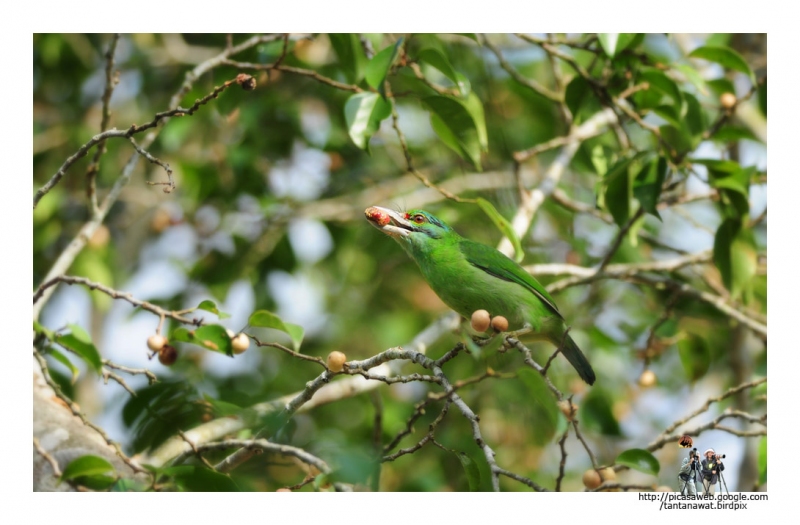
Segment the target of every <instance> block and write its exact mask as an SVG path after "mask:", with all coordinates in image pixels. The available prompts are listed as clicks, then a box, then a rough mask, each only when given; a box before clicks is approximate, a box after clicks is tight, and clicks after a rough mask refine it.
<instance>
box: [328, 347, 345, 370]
mask: <svg viewBox="0 0 800 525" xmlns="http://www.w3.org/2000/svg"><path fill="white" fill-rule="evenodd" d="M345 361H347V356H346V355H344V354H343V353H342V352H339V351H338V350H334V351H333V352H331V353H330V354H328V368H329V369H330V370H331V372H341V371H342V368H344V362H345Z"/></svg>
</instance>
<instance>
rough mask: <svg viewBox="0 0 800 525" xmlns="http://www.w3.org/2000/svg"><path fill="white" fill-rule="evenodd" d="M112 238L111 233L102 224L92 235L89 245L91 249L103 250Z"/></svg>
mask: <svg viewBox="0 0 800 525" xmlns="http://www.w3.org/2000/svg"><path fill="white" fill-rule="evenodd" d="M110 238H111V232H109V231H108V228H107V227H106V226H105V225H103V224H101V225H100V226H99V227H98V228H97V229H96V230H95V231H94V234H92V237H91V238H90V239H89V242H88V243H87V244H88V245H89V248H102V247H103V246H105V245H106V244H108V240H109V239H110Z"/></svg>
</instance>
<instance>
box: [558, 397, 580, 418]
mask: <svg viewBox="0 0 800 525" xmlns="http://www.w3.org/2000/svg"><path fill="white" fill-rule="evenodd" d="M558 408H559V410H561V413H563V414H564V415H565V416H567V419H568V420H570V421H572V418H573V417H575V413H576V412H577V411H578V405H576V404H575V403H570V402H569V401H568V400H566V399H562V400H561V401H559V402H558Z"/></svg>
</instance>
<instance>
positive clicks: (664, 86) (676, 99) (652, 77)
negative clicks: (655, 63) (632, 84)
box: [639, 68, 683, 109]
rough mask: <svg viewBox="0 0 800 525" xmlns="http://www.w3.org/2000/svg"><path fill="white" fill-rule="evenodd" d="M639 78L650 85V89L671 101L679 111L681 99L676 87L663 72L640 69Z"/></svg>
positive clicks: (654, 69) (652, 69)
mask: <svg viewBox="0 0 800 525" xmlns="http://www.w3.org/2000/svg"><path fill="white" fill-rule="evenodd" d="M639 78H640V79H641V80H644V81H646V82H648V83H649V84H650V89H655V90H656V91H659V92H660V93H662V94H664V95H666V96H668V97H669V98H671V99H672V103H673V104H675V105H676V106H677V107H678V109H680V106H681V103H682V102H683V97H682V96H681V91H680V89H678V85H677V84H676V83H675V82H674V81H673V80H672V79H671V78H669V77H668V76H667V75H666V74H665V73H664V72H663V71H661V70H659V69H656V68H642V70H641V71H640V72H639Z"/></svg>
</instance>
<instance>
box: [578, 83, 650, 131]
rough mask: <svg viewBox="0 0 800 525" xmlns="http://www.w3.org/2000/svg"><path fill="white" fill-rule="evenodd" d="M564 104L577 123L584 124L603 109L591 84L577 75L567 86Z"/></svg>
mask: <svg viewBox="0 0 800 525" xmlns="http://www.w3.org/2000/svg"><path fill="white" fill-rule="evenodd" d="M640 93H641V92H640ZM638 94H639V93H637V95H638ZM564 102H565V103H566V104H567V107H568V108H569V110H570V112H571V113H572V115H573V116H574V117H575V121H576V123H578V122H583V121H584V120H585V119H586V118H588V117H589V115H592V114H594V113H595V112H597V111H598V110H599V109H601V107H600V102H599V101H598V100H597V96H596V95H595V92H594V90H593V89H592V87H591V86H590V85H589V82H588V81H587V80H586V79H585V78H583V77H582V76H580V75H576V76H575V78H573V79H572V80H571V81H570V83H569V84H567V89H566V92H565V93H564Z"/></svg>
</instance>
